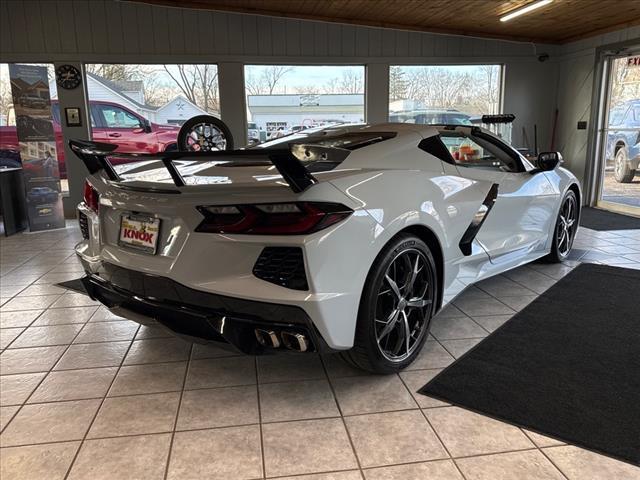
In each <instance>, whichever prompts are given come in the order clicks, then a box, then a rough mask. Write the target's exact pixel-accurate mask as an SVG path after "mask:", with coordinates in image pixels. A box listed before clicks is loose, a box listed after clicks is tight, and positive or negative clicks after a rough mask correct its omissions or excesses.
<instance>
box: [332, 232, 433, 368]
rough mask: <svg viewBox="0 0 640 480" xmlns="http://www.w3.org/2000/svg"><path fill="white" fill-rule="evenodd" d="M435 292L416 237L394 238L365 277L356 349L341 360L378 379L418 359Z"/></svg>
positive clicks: (426, 253)
mask: <svg viewBox="0 0 640 480" xmlns="http://www.w3.org/2000/svg"><path fill="white" fill-rule="evenodd" d="M414 272H416V273H415V275H414ZM438 288H439V285H438V277H437V274H436V267H435V261H434V259H433V255H432V254H431V251H430V250H429V247H428V246H427V245H426V244H425V243H424V242H423V241H422V240H420V239H419V238H418V237H416V236H414V235H410V234H404V233H403V234H400V235H398V236H397V237H395V238H394V239H393V240H392V241H391V242H389V244H387V245H386V246H385V247H384V249H383V250H382V251H381V252H380V254H379V255H378V257H377V258H376V259H375V261H374V262H373V265H372V266H371V270H370V271H369V274H368V275H367V280H366V282H365V286H364V290H363V293H362V298H361V300H360V307H359V310H358V319H357V323H356V332H355V339H354V345H353V348H352V349H351V350H348V351H346V352H343V353H341V356H342V358H343V359H345V360H346V361H347V362H348V363H350V364H351V365H353V366H355V367H357V368H360V369H362V370H367V371H369V372H373V373H379V374H389V373H396V372H399V371H400V370H402V369H403V368H405V367H407V366H408V365H409V364H411V363H412V362H413V361H414V360H415V359H416V357H417V356H418V355H419V354H420V350H421V349H422V347H423V345H424V342H425V341H426V339H427V337H428V335H429V327H430V326H431V318H432V317H433V315H434V313H435V309H436V304H437V299H438V293H439V290H438ZM380 317H382V318H383V320H380ZM394 319H395V320H394ZM385 329H386V330H385ZM385 332H387V333H386V334H385Z"/></svg>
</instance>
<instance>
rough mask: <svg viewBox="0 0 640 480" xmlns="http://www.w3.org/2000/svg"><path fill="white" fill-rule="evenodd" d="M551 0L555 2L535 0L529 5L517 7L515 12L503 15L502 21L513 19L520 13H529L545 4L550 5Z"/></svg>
mask: <svg viewBox="0 0 640 480" xmlns="http://www.w3.org/2000/svg"><path fill="white" fill-rule="evenodd" d="M551 2H553V0H538V1H536V2H533V3H530V4H528V5H525V6H524V7H521V8H517V9H516V10H514V11H513V12H511V13H508V14H506V15H505V16H503V17H500V21H501V22H506V21H508V20H511V19H512V18H516V17H519V16H520V15H524V14H526V13H529V12H532V11H534V10H537V9H538V8H540V7H544V6H545V5H549V4H550V3H551Z"/></svg>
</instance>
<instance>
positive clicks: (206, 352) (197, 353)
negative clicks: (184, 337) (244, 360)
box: [191, 343, 242, 360]
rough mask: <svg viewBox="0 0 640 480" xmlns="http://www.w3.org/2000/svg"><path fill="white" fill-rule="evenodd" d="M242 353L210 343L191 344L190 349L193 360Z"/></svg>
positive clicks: (232, 355)
mask: <svg viewBox="0 0 640 480" xmlns="http://www.w3.org/2000/svg"><path fill="white" fill-rule="evenodd" d="M241 355H242V354H241V353H239V352H236V351H235V350H232V349H230V348H229V349H227V348H222V347H219V346H217V345H212V344H206V345H202V344H198V343H194V344H193V350H192V351H191V358H192V359H193V360H202V359H204V358H218V357H238V356H241Z"/></svg>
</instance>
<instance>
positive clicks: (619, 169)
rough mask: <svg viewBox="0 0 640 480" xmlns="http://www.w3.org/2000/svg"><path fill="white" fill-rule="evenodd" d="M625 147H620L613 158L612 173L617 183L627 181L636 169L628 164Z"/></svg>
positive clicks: (631, 178)
mask: <svg viewBox="0 0 640 480" xmlns="http://www.w3.org/2000/svg"><path fill="white" fill-rule="evenodd" d="M627 157H628V155H627V149H626V147H620V148H619V149H618V151H617V152H616V156H615V158H614V159H613V165H614V170H613V172H614V173H613V175H614V177H615V179H616V182H618V183H629V182H631V181H632V180H633V177H635V175H636V171H635V170H633V169H632V168H631V167H630V166H629V159H628V158H627Z"/></svg>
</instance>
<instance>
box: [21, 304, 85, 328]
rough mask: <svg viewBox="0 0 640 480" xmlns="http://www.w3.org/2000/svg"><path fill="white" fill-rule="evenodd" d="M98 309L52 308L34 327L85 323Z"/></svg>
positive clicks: (40, 317)
mask: <svg viewBox="0 0 640 480" xmlns="http://www.w3.org/2000/svg"><path fill="white" fill-rule="evenodd" d="M95 310H96V307H76V308H50V309H48V310H45V312H44V313H43V314H42V315H40V316H39V317H38V319H37V320H36V321H35V322H33V326H38V327H41V326H46V325H64V324H68V323H85V322H87V321H88V320H89V318H91V315H92V314H93V312H95Z"/></svg>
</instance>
